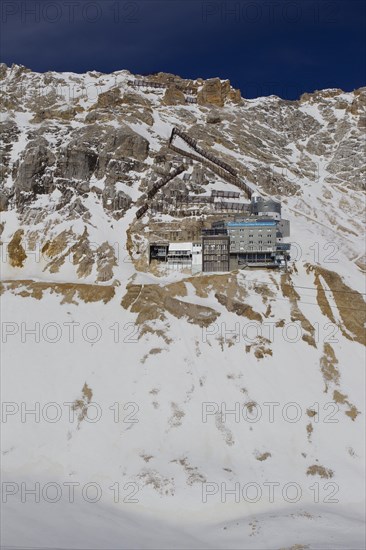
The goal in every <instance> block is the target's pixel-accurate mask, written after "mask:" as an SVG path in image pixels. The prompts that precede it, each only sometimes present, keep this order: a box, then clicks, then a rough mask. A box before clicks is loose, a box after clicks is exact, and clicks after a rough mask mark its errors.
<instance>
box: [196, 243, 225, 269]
mask: <svg viewBox="0 0 366 550" xmlns="http://www.w3.org/2000/svg"><path fill="white" fill-rule="evenodd" d="M229 249H230V237H228V236H227V235H203V236H202V271H203V272H207V271H229Z"/></svg>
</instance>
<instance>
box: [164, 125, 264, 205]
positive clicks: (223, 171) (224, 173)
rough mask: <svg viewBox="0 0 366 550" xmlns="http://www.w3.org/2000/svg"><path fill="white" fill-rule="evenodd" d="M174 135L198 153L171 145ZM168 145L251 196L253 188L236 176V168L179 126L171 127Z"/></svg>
mask: <svg viewBox="0 0 366 550" xmlns="http://www.w3.org/2000/svg"><path fill="white" fill-rule="evenodd" d="M175 136H179V137H180V138H181V139H182V140H183V141H185V142H186V143H187V144H188V145H189V146H190V147H191V148H192V149H194V151H195V152H196V153H198V155H200V156H197V155H195V154H194V153H191V152H188V151H185V150H184V149H180V148H179V147H177V146H176V145H173V140H174V137H175ZM169 147H170V149H172V150H173V151H175V152H177V153H180V154H181V155H184V156H186V157H189V158H191V159H193V160H196V161H197V162H200V163H202V164H205V165H206V166H208V167H209V168H210V169H211V170H212V171H213V172H215V173H216V174H218V175H219V176H221V177H222V178H224V179H226V180H227V181H229V182H230V183H232V184H233V185H235V186H236V187H239V189H241V190H242V191H244V192H245V193H246V195H247V196H248V197H249V198H251V196H252V194H253V189H252V188H251V187H249V186H248V185H247V184H246V183H244V182H243V181H242V180H241V179H240V178H239V176H238V171H237V170H236V168H233V167H232V166H231V165H230V164H228V163H227V162H224V161H222V160H221V159H219V158H218V157H217V156H216V155H214V154H213V153H210V152H208V151H205V150H204V149H202V147H200V146H199V145H198V144H197V141H196V140H195V139H194V138H192V137H191V136H190V135H188V134H186V132H183V131H182V130H180V129H179V128H175V127H174V128H173V130H172V133H171V136H170V139H169ZM202 157H203V158H202Z"/></svg>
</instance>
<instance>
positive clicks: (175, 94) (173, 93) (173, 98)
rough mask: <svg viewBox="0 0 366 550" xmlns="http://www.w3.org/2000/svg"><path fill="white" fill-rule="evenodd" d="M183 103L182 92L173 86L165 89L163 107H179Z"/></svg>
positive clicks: (183, 96)
mask: <svg viewBox="0 0 366 550" xmlns="http://www.w3.org/2000/svg"><path fill="white" fill-rule="evenodd" d="M185 102H186V100H185V95H184V93H183V92H181V91H180V90H178V88H176V87H175V86H169V88H167V89H166V91H165V95H164V97H163V103H164V105H181V104H184V103H185Z"/></svg>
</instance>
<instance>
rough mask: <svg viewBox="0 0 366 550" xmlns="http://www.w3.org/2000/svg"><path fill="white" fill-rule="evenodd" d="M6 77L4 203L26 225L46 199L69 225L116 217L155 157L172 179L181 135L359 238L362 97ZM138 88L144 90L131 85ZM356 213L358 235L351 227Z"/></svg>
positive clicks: (141, 187) (99, 77)
mask: <svg viewBox="0 0 366 550" xmlns="http://www.w3.org/2000/svg"><path fill="white" fill-rule="evenodd" d="M0 75H1V100H2V105H3V108H4V109H5V111H4V113H3V116H2V123H1V125H2V135H3V148H2V158H1V168H0V169H1V174H2V181H3V186H2V189H1V195H0V205H1V208H2V210H4V211H6V210H7V209H11V210H14V211H16V212H17V213H18V215H19V216H20V220H23V219H24V216H25V215H27V216H29V217H30V219H34V215H36V210H37V206H36V205H37V204H38V203H39V200H40V197H41V196H44V197H45V198H47V197H51V196H52V197H53V208H54V210H56V211H63V209H66V210H67V212H68V215H71V216H72V217H74V216H76V217H81V218H82V219H84V220H85V218H86V217H87V216H88V213H87V211H86V210H87V208H86V209H85V206H83V204H84V203H85V201H86V200H95V201H97V202H98V203H100V204H101V206H102V207H103V209H104V211H105V212H106V214H107V216H109V217H112V218H115V219H119V218H121V216H124V214H125V213H126V212H127V211H128V209H129V208H130V207H131V205H132V204H133V203H134V202H136V200H137V199H138V194H139V193H140V194H141V193H143V192H144V191H145V190H146V189H147V187H149V186H150V185H152V184H153V183H154V181H156V180H157V179H158V178H159V177H160V176H161V174H162V164H161V162H159V157H161V156H162V157H163V158H164V159H165V168H164V170H163V171H165V173H166V172H167V171H169V169H170V168H171V167H172V166H174V155H172V154H169V151H168V150H167V139H168V137H169V133H170V130H171V128H172V126H173V125H178V126H180V127H181V128H183V129H185V130H186V131H187V132H188V133H190V135H192V136H193V137H194V138H195V139H197V140H198V141H199V143H200V145H201V146H203V147H206V148H208V149H211V150H212V151H213V152H215V153H216V154H218V155H219V156H220V157H221V158H222V160H225V161H229V162H230V163H232V164H233V165H234V166H235V167H236V168H237V169H238V170H239V173H240V174H241V176H243V177H244V178H247V179H248V180H249V181H251V182H253V183H255V184H256V185H257V186H258V188H259V190H260V191H263V192H265V193H268V194H271V195H275V196H278V197H282V199H284V198H285V197H293V199H292V201H293V206H294V207H299V208H300V210H304V211H307V213H308V214H311V211H312V210H313V205H312V204H311V197H314V194H317V196H319V201H321V203H322V204H327V208H325V209H324V210H323V211H322V217H323V221H324V223H325V224H328V225H331V226H333V225H334V224H335V226H336V227H338V230H339V232H340V233H345V236H346V235H347V234H348V235H353V234H355V237H356V234H358V233H359V231H360V226H359V224H358V221H357V220H359V219H361V211H360V207H361V203H360V201H359V200H358V198H359V197H360V196H361V195H360V192H362V189H363V185H364V163H363V151H362V135H363V131H364V127H365V120H366V118H365V117H366V115H365V101H366V100H365V97H366V90H365V89H359V90H356V91H355V92H353V93H348V94H346V93H343V92H342V90H324V91H319V92H315V93H313V94H304V95H303V96H302V97H301V98H300V99H299V101H292V102H291V101H284V100H281V99H280V98H278V97H274V96H273V97H269V98H259V99H256V100H246V99H245V98H241V96H240V92H239V91H238V90H234V89H233V88H232V87H231V86H230V83H229V81H221V80H220V79H218V78H213V79H210V80H207V81H203V80H196V81H193V80H184V79H181V78H178V77H175V76H174V75H169V74H165V73H158V74H156V75H152V76H151V77H136V78H135V77H133V76H132V75H131V74H129V73H128V72H127V71H121V72H118V73H114V74H113V75H103V74H99V73H95V72H92V73H88V74H86V75H76V74H70V73H67V74H56V73H46V74H36V73H33V72H31V71H30V70H28V69H26V68H25V67H21V66H13V67H6V66H5V65H2V66H1V71H0ZM136 80H139V81H141V82H142V83H143V85H142V86H137V87H136V86H134V85H133V83H134V82H135V81H136ZM149 84H150V86H149ZM152 85H154V86H157V87H156V88H154V87H152ZM188 97H190V98H193V99H194V98H195V101H196V102H197V104H191V103H186V101H187V98H188ZM209 176H210V177H211V178H213V179H214V180H215V175H213V174H209ZM196 191H197V190H196ZM308 197H309V198H308ZM318 204H320V203H318ZM38 210H39V209H38ZM352 211H353V213H354V216H352V221H351V223H352V225H353V228H352V229H346V226H347V222H346V219H349V217H350V213H351V212H352ZM37 215H40V216H46V215H47V209H45V208H42V209H41V210H40V211H38V212H37ZM83 217H84V218H83ZM343 217H345V219H343ZM51 225H52V224H51ZM349 231H351V233H349ZM24 236H25V238H27V228H25V234H24Z"/></svg>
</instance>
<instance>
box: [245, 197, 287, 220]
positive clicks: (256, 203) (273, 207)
mask: <svg viewBox="0 0 366 550" xmlns="http://www.w3.org/2000/svg"><path fill="white" fill-rule="evenodd" d="M251 213H252V215H253V216H266V217H270V218H272V219H274V220H280V219H281V203H280V202H279V201H276V200H274V199H271V198H267V197H261V196H260V195H258V193H253V195H252V198H251Z"/></svg>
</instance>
